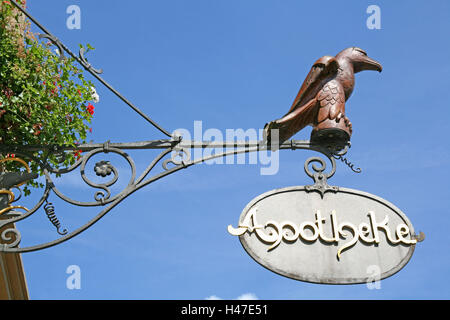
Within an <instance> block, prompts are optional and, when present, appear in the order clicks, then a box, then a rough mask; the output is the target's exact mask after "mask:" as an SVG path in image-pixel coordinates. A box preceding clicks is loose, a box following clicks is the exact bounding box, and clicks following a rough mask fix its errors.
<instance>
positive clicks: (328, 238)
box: [228, 186, 417, 284]
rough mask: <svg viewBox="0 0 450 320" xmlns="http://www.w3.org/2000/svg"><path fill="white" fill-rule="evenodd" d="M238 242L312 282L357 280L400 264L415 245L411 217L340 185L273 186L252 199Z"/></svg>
mask: <svg viewBox="0 0 450 320" xmlns="http://www.w3.org/2000/svg"><path fill="white" fill-rule="evenodd" d="M228 232H229V233H231V234H232V235H235V236H239V239H240V241H241V243H242V246H243V247H244V249H245V250H246V251H247V253H248V254H249V255H250V256H251V257H252V258H253V259H255V260H256V261H257V262H258V263H260V264H261V265H263V266H264V267H266V268H268V269H269V270H271V271H273V272H276V273H278V274H280V275H283V276H286V277H289V278H292V279H296V280H301V281H307V282H314V283H327V284H356V283H366V282H370V281H375V280H381V279H384V278H387V277H389V276H391V275H393V274H395V273H396V272H398V271H399V270H400V269H402V268H403V267H404V266H405V265H406V264H407V263H408V261H409V259H410V258H411V256H412V254H413V252H414V248H415V244H416V242H417V240H416V237H415V234H414V229H413V226H412V225H411V223H410V222H409V220H408V218H407V217H406V216H405V214H404V213H403V212H401V211H400V210H399V209H398V208H397V207H395V206H394V205H392V204H391V203H389V202H387V201H386V200H384V199H381V198H379V197H377V196H374V195H372V194H369V193H365V192H361V191H358V190H352V189H346V188H339V190H338V191H337V192H335V193H334V192H327V193H325V194H324V196H323V198H322V197H321V194H320V193H318V192H307V191H306V190H305V187H304V186H300V187H290V188H283V189H277V190H273V191H269V192H266V193H264V194H262V195H260V196H259V197H257V198H255V199H253V200H252V201H251V202H250V203H249V204H248V205H247V207H246V208H245V209H244V211H243V212H242V214H241V216H240V218H239V223H238V226H237V227H232V226H231V225H230V226H228Z"/></svg>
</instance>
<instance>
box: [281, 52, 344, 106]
mask: <svg viewBox="0 0 450 320" xmlns="http://www.w3.org/2000/svg"><path fill="white" fill-rule="evenodd" d="M338 69H339V63H338V62H337V60H336V58H334V57H331V56H324V57H322V58H320V59H319V60H317V61H316V62H315V63H314V65H313V66H312V68H311V70H310V71H309V73H308V75H307V76H306V79H305V81H304V82H303V84H302V86H301V88H300V90H299V92H298V94H297V96H296V97H295V100H294V102H293V103H292V106H291V108H290V109H289V111H288V113H287V114H289V113H290V112H292V111H294V110H295V109H297V108H299V107H301V106H302V105H304V104H305V103H307V102H309V100H311V99H312V98H314V97H315V96H316V94H317V91H318V90H319V89H320V86H319V84H320V83H321V82H322V81H323V80H324V79H326V78H328V77H331V76H333V75H334V74H336V73H337V70H338ZM287 114H286V115H287Z"/></svg>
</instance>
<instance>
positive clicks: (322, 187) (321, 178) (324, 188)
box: [304, 157, 339, 198]
mask: <svg viewBox="0 0 450 320" xmlns="http://www.w3.org/2000/svg"><path fill="white" fill-rule="evenodd" d="M329 159H330V161H331V163H332V169H331V172H329V173H324V171H325V169H326V167H327V165H326V162H325V161H324V160H323V159H322V158H319V157H311V158H309V159H307V160H306V161H305V167H304V168H305V172H306V174H307V175H308V176H309V177H311V178H313V179H314V184H313V185H309V186H306V187H305V189H306V191H308V192H311V191H317V192H319V193H320V196H321V197H322V198H323V196H324V195H325V193H326V192H337V191H338V190H339V188H338V187H336V186H329V185H328V179H329V178H331V177H332V176H333V175H334V173H335V172H336V161H334V158H329ZM314 162H318V163H320V165H321V166H320V167H317V166H316V165H315V163H314ZM310 164H312V169H313V170H314V172H311V171H310V170H309V165H310Z"/></svg>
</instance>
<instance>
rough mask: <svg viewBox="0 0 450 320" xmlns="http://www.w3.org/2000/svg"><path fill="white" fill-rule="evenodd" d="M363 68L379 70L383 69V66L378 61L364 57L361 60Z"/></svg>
mask: <svg viewBox="0 0 450 320" xmlns="http://www.w3.org/2000/svg"><path fill="white" fill-rule="evenodd" d="M363 70H375V71H378V72H381V71H383V66H382V65H381V64H380V63H379V62H378V61H375V60H373V59H372V58H369V57H365V58H364V60H363Z"/></svg>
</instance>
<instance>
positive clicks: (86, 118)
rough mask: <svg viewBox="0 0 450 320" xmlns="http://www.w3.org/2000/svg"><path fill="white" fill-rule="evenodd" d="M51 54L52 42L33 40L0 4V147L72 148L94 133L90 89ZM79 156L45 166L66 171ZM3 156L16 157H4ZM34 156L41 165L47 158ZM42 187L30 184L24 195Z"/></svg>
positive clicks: (15, 14)
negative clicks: (33, 188)
mask: <svg viewBox="0 0 450 320" xmlns="http://www.w3.org/2000/svg"><path fill="white" fill-rule="evenodd" d="M21 17H22V18H21ZM21 19H22V20H21ZM52 48H54V47H52V43H51V42H47V40H45V41H40V40H38V39H37V37H36V35H35V34H34V33H33V32H31V30H30V24H29V22H27V21H26V20H24V19H23V16H21V14H19V11H18V10H17V9H16V8H14V7H13V6H12V5H11V4H10V3H9V1H3V2H2V3H0V144H4V145H14V146H27V145H48V146H55V145H56V146H62V145H65V146H67V145H68V146H72V147H76V146H77V145H78V144H80V143H85V140H86V136H87V133H88V132H89V131H91V130H92V129H91V128H90V127H89V123H90V122H91V120H92V117H93V114H94V106H93V105H92V104H91V103H90V102H91V101H93V100H94V92H95V89H94V85H93V84H92V83H91V82H90V81H88V80H86V79H85V77H84V75H83V70H82V69H80V68H78V67H77V66H76V64H75V59H73V58H64V59H62V58H61V57H60V56H59V55H58V54H57V52H55V51H52ZM85 49H86V52H88V51H89V50H92V49H93V48H92V47H91V46H90V45H87V48H85ZM93 90H94V91H93ZM80 153H81V151H74V152H71V153H68V154H67V155H66V157H65V159H64V161H62V162H61V163H60V162H59V161H60V160H61V159H59V158H58V157H57V156H54V155H52V156H49V158H48V159H46V160H47V161H48V162H49V163H50V164H51V165H52V166H53V167H56V168H59V167H61V166H64V167H65V166H69V165H72V164H73V163H75V161H76V160H77V159H79V158H80ZM7 156H9V157H11V156H14V155H11V154H9V155H3V157H7ZM34 156H35V157H37V158H38V159H42V160H44V156H45V152H35V153H34ZM30 168H31V170H32V171H33V172H37V173H39V174H42V169H41V168H40V167H39V166H38V165H37V163H35V162H31V163H30ZM0 170H3V171H4V170H7V171H18V170H20V169H19V166H18V165H17V162H4V163H3V168H0ZM42 186H43V185H42V184H38V183H36V182H34V181H30V182H28V184H27V185H26V187H25V188H24V192H25V194H26V195H27V194H29V193H30V189H29V188H28V187H42Z"/></svg>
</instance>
